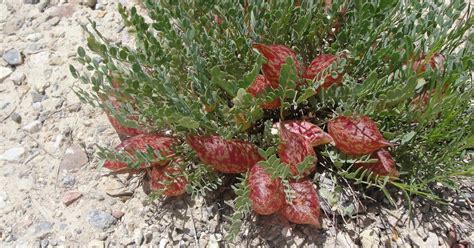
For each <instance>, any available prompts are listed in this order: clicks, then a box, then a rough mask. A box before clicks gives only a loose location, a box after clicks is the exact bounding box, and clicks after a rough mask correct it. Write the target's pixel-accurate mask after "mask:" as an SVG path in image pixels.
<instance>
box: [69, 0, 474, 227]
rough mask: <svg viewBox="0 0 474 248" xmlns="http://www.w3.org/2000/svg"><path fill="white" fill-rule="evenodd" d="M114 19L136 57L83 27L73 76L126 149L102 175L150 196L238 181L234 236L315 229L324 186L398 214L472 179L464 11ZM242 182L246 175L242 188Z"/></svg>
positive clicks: (210, 11) (356, 6)
mask: <svg viewBox="0 0 474 248" xmlns="http://www.w3.org/2000/svg"><path fill="white" fill-rule="evenodd" d="M145 6H146V9H147V10H148V14H147V15H148V17H147V18H144V17H143V16H140V15H139V14H138V13H137V10H136V9H135V8H131V9H125V8H124V7H123V6H119V12H120V14H121V15H122V16H123V20H124V23H125V25H126V26H127V28H128V30H129V31H130V32H131V33H132V34H133V35H134V37H135V39H136V44H135V46H134V47H127V46H124V45H121V44H120V43H111V42H110V41H109V40H107V38H106V37H103V36H102V35H101V34H100V32H98V30H97V29H96V24H95V23H94V22H91V24H90V25H89V26H87V27H85V30H86V31H87V32H88V34H89V35H88V38H87V46H88V48H89V49H90V50H91V51H93V53H94V56H90V55H87V54H86V52H85V50H84V49H83V48H81V47H79V49H78V61H79V62H81V63H82V64H83V65H84V68H85V69H87V70H81V71H78V70H77V69H75V68H74V67H72V66H71V72H72V75H73V76H74V77H76V78H79V79H80V81H81V82H83V83H84V84H86V85H90V86H91V88H92V90H90V89H89V88H88V87H79V88H76V92H77V95H78V96H79V97H80V98H81V99H82V100H83V101H84V102H87V103H90V104H93V105H95V106H98V107H100V108H102V109H104V110H105V112H106V113H107V115H108V117H109V120H110V122H111V124H112V126H113V127H114V128H115V129H116V131H117V133H118V134H119V135H120V137H121V139H122V140H123V144H121V145H119V146H118V147H117V151H116V152H114V151H112V150H111V149H110V148H107V147H100V151H99V155H100V156H101V157H102V158H103V159H104V160H106V162H105V163H104V167H106V168H108V169H112V170H114V171H121V170H124V171H129V170H145V171H147V175H148V183H149V184H150V188H151V189H152V190H154V192H155V195H165V196H175V195H179V194H182V193H185V192H187V193H189V194H192V195H196V194H205V193H206V192H208V191H210V190H214V189H216V188H217V187H219V185H220V184H221V183H222V181H223V180H222V178H223V176H228V177H231V176H235V175H236V174H237V176H238V178H240V181H238V182H237V183H236V184H235V185H234V186H233V189H234V191H235V193H236V199H235V201H234V210H235V214H234V215H233V216H232V218H231V221H232V222H231V226H230V229H229V234H231V236H232V235H235V234H236V233H237V232H238V230H239V226H240V221H241V220H242V218H243V217H244V216H245V215H247V214H248V213H249V212H250V211H252V209H253V210H254V211H255V212H256V213H258V214H262V215H268V214H281V215H282V216H283V217H285V218H287V219H288V220H289V221H291V222H294V223H298V224H311V225H314V226H315V227H320V226H321V223H320V210H319V200H318V193H317V188H318V187H317V185H318V183H319V182H318V178H319V177H318V176H315V175H319V174H321V172H325V173H330V174H333V176H336V177H340V178H345V179H347V180H350V181H352V182H353V183H354V184H360V185H364V186H366V187H375V188H378V189H380V190H381V191H383V192H384V193H385V195H386V197H387V198H388V199H389V200H391V199H392V198H391V192H394V191H393V190H396V191H400V192H404V193H405V195H406V196H407V199H408V200H409V199H410V196H411V195H419V196H422V197H425V198H427V199H430V200H437V201H440V198H439V197H438V196H437V195H436V194H435V193H434V192H433V191H432V188H431V186H432V184H433V183H441V184H442V185H444V186H449V187H455V186H456V177H458V176H472V175H473V172H474V167H473V163H472V160H471V159H470V158H469V157H468V154H469V149H472V148H473V145H474V134H473V125H474V122H473V120H474V115H473V113H472V112H473V103H472V99H473V93H474V91H473V84H472V68H473V64H474V59H473V57H472V54H473V38H474V37H473V33H472V25H473V22H474V18H473V15H472V14H471V10H470V6H467V4H466V3H465V2H464V1H461V0H453V1H451V3H449V4H448V3H445V1H423V2H419V1H387V0H372V1H367V0H357V1H334V2H331V1H311V0H307V1H299V0H295V1H291V0H290V1H289V0H276V1H247V0H241V1H230V0H223V1H208V0H195V1H170V0H161V1H160V0H147V1H145ZM239 175H240V176H239Z"/></svg>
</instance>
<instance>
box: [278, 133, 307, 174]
mask: <svg viewBox="0 0 474 248" xmlns="http://www.w3.org/2000/svg"><path fill="white" fill-rule="evenodd" d="M280 139H281V143H280V146H279V147H278V156H279V157H280V160H281V161H282V162H283V163H285V164H287V165H289V166H290V170H291V174H292V175H293V176H298V175H300V176H301V175H302V176H307V175H309V174H310V173H311V172H313V171H314V170H315V169H316V162H315V163H314V164H313V165H312V166H311V167H309V168H307V170H306V171H303V172H302V173H300V172H298V169H297V165H298V164H299V163H301V162H303V160H304V159H305V157H307V156H315V157H316V153H315V152H314V149H313V147H312V146H311V145H310V143H309V141H308V140H306V138H305V137H304V136H302V135H300V134H296V133H293V132H291V131H290V130H288V129H286V128H285V126H283V125H280Z"/></svg>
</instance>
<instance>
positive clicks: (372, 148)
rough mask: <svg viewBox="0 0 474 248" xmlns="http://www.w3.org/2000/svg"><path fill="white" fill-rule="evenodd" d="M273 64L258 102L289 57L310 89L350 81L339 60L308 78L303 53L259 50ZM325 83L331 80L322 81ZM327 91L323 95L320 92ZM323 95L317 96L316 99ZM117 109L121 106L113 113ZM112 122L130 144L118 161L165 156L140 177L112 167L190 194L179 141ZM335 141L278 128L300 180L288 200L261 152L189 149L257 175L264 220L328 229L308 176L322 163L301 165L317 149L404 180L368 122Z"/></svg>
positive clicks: (281, 150) (202, 140)
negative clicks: (334, 68)
mask: <svg viewBox="0 0 474 248" xmlns="http://www.w3.org/2000/svg"><path fill="white" fill-rule="evenodd" d="M253 47H254V48H255V49H257V50H258V51H259V52H260V53H261V54H262V55H263V56H264V57H265V58H266V59H267V61H266V63H265V64H264V65H263V66H262V72H263V75H258V76H257V78H256V80H255V81H254V82H253V84H252V85H251V86H250V87H249V88H248V89H247V92H249V93H250V94H251V95H253V96H255V97H256V96H258V95H259V94H261V93H262V92H264V91H265V90H266V89H267V88H272V89H275V88H278V87H279V77H280V70H281V67H282V65H283V64H284V63H285V61H286V59H287V58H288V57H291V58H292V59H293V60H294V61H295V65H296V68H297V71H298V72H300V75H299V76H300V77H301V78H303V79H305V80H308V81H315V80H316V81H319V80H321V79H323V83H322V84H321V85H320V86H319V87H320V88H328V87H330V86H332V85H339V84H340V83H341V82H342V78H343V74H342V73H339V74H337V76H336V77H333V76H332V75H331V73H330V72H329V73H328V74H326V72H327V70H328V68H329V67H330V66H331V65H333V64H334V63H335V62H336V57H335V56H334V55H329V54H325V55H320V56H318V57H317V58H315V59H314V60H313V61H312V62H311V64H310V65H309V66H308V67H307V68H306V69H305V70H303V67H302V66H301V64H300V63H299V62H298V61H297V58H296V53H295V52H294V51H292V50H291V49H290V48H288V47H285V46H283V45H263V44H254V46H253ZM322 77H324V78H322ZM318 90H319V88H318ZM315 93H316V92H315ZM280 104H281V102H280V99H275V100H273V101H272V102H268V103H264V104H262V106H261V107H262V108H264V109H274V108H278V107H279V106H280ZM113 106H114V107H115V105H113ZM128 118H131V119H133V116H132V117H128ZM109 120H110V122H111V123H112V125H113V127H114V128H115V129H116V131H117V133H119V134H121V135H123V136H126V137H127V139H125V141H123V142H122V143H121V144H120V145H119V146H117V147H116V150H117V152H118V153H125V154H128V155H129V156H130V157H131V158H132V159H133V157H134V156H135V157H136V154H137V152H143V153H145V152H147V150H148V149H149V148H151V149H152V150H155V151H159V153H160V157H159V158H156V161H154V162H152V163H142V164H140V166H139V167H138V168H136V169H130V168H128V167H127V164H126V163H124V162H122V161H113V160H108V161H106V162H105V164H104V167H106V168H108V169H110V170H113V171H116V172H121V171H126V170H146V171H147V173H148V176H149V178H150V188H151V189H152V190H159V191H160V192H162V193H163V194H164V195H166V196H176V195H180V194H183V193H184V192H185V188H186V185H187V183H188V182H187V180H186V178H185V177H184V176H183V173H182V169H181V168H180V167H179V166H176V164H177V162H178V161H180V158H179V157H177V156H176V155H175V154H174V153H173V151H172V146H173V145H174V143H175V139H174V138H173V137H169V136H164V135H160V134H146V132H145V131H144V130H140V129H133V128H127V127H124V126H122V125H121V124H120V123H119V122H118V121H116V120H115V119H113V118H112V117H111V116H110V115H109ZM327 126H328V133H326V132H325V131H324V130H323V129H322V128H320V127H319V126H317V125H315V124H313V123H310V122H307V121H301V120H290V121H282V122H278V123H275V124H274V128H275V129H276V130H278V134H279V136H280V140H281V143H280V145H279V147H278V157H279V158H280V161H281V162H283V163H284V164H285V165H287V166H288V167H289V170H290V172H291V174H292V175H293V178H294V179H289V182H288V187H289V188H290V190H291V191H292V197H287V196H286V194H285V190H284V184H283V182H282V179H281V178H272V176H271V175H270V174H269V173H268V172H267V171H266V169H265V168H264V167H263V166H261V165H260V164H259V162H260V161H262V160H263V158H262V157H261V156H260V154H259V153H258V148H257V147H256V146H255V145H253V144H252V143H250V142H247V141H242V140H227V139H224V138H223V137H220V136H217V135H210V136H199V135H188V136H187V137H186V142H187V143H188V144H189V146H190V147H191V148H192V149H193V150H194V151H195V152H196V154H197V156H198V158H199V159H200V160H201V162H202V163H204V164H207V165H209V166H210V167H212V168H213V169H214V170H215V171H216V172H220V173H246V172H248V173H249V176H248V184H249V187H250V201H251V203H252V207H253V210H254V211H255V212H256V213H258V214H261V215H270V214H275V213H277V214H280V215H281V216H283V217H284V218H286V219H287V220H288V221H290V222H293V223H297V224H310V225H313V226H315V227H318V228H319V227H321V223H320V208H319V198H318V193H317V190H316V186H315V185H314V184H313V183H312V182H311V181H310V180H309V179H308V175H310V174H311V173H313V172H314V171H315V170H316V164H317V161H315V162H314V164H311V165H310V166H309V167H307V168H304V170H303V171H300V170H298V168H297V165H298V164H300V163H301V162H303V161H304V159H305V158H306V157H308V156H313V157H315V158H316V157H317V156H316V152H315V149H314V148H315V147H316V146H320V145H326V144H330V145H333V146H335V147H336V148H337V149H338V150H339V151H340V152H341V153H344V154H347V155H349V156H361V155H369V154H370V156H371V157H372V158H373V159H375V160H376V161H377V162H375V163H359V164H356V166H358V167H363V168H365V169H369V170H371V171H373V172H374V173H375V174H378V175H388V176H391V177H397V176H398V171H397V170H396V166H395V162H394V161H393V159H392V157H391V155H390V153H389V152H388V151H387V150H386V148H387V147H389V146H392V145H393V144H391V143H390V142H388V141H386V140H385V139H384V138H383V136H382V134H381V133H380V132H379V130H378V128H377V125H376V124H375V122H373V121H372V120H371V119H369V118H368V117H366V116H361V117H347V116H339V117H336V118H334V119H332V120H331V121H329V123H328V125H327Z"/></svg>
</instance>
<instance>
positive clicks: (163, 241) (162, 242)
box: [158, 238, 170, 248]
mask: <svg viewBox="0 0 474 248" xmlns="http://www.w3.org/2000/svg"><path fill="white" fill-rule="evenodd" d="M169 242H170V241H169V239H166V238H164V239H161V240H160V243H159V244H158V248H166V245H167V244H168V243H169Z"/></svg>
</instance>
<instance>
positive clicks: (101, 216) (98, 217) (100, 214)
mask: <svg viewBox="0 0 474 248" xmlns="http://www.w3.org/2000/svg"><path fill="white" fill-rule="evenodd" d="M87 221H88V222H89V224H90V225H91V226H93V227H95V228H97V229H102V230H103V229H106V228H108V227H110V226H112V225H113V224H115V222H116V219H115V218H114V217H113V216H112V215H110V214H109V213H107V212H104V211H101V210H93V211H91V212H89V214H88V215H87Z"/></svg>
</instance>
